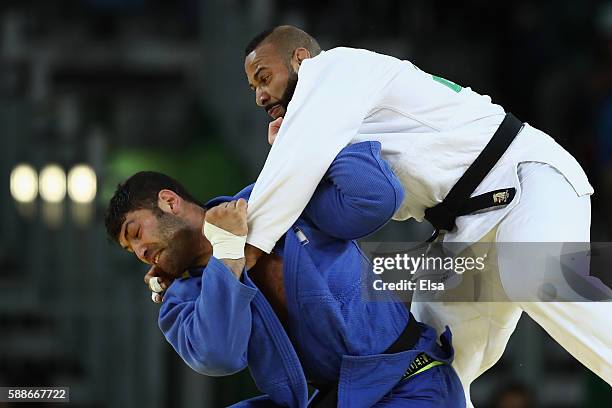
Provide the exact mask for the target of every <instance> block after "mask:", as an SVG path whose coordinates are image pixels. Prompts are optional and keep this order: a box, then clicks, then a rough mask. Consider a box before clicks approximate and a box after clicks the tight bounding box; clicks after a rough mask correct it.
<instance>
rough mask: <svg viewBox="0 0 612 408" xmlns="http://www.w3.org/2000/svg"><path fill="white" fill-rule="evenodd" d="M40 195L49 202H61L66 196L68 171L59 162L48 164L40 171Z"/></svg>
mask: <svg viewBox="0 0 612 408" xmlns="http://www.w3.org/2000/svg"><path fill="white" fill-rule="evenodd" d="M39 190H40V197H41V198H42V199H43V200H44V201H46V202H48V203H59V202H61V201H62V200H63V199H64V197H65V196H66V173H65V172H64V170H63V169H62V168H61V167H60V166H58V165H57V164H48V165H47V166H45V167H44V168H43V169H42V170H41V171H40V183H39Z"/></svg>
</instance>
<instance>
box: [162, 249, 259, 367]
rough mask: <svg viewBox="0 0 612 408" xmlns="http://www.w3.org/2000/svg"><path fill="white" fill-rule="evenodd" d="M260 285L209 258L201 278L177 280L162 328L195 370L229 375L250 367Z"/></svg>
mask: <svg viewBox="0 0 612 408" xmlns="http://www.w3.org/2000/svg"><path fill="white" fill-rule="evenodd" d="M256 293H257V289H255V288H251V287H249V286H246V285H244V284H242V283H241V282H240V281H239V280H238V279H236V277H235V276H234V275H233V274H232V272H231V271H230V270H229V269H228V268H227V267H226V266H225V265H224V264H223V263H222V262H221V261H219V260H218V259H216V258H214V257H211V259H210V261H209V262H208V265H207V266H206V268H205V269H204V272H203V273H202V277H201V279H200V278H189V279H183V280H176V281H174V283H173V284H172V285H171V286H170V287H169V288H168V290H167V292H166V294H165V296H164V302H163V303H162V306H161V308H160V311H159V321H158V323H159V328H160V329H161V330H162V332H163V333H164V336H165V337H166V339H167V340H168V342H169V343H170V344H172V347H174V349H175V350H176V352H177V353H178V354H179V355H180V356H181V357H182V358H183V360H184V361H185V362H186V363H187V364H188V365H189V366H190V367H191V368H192V369H194V370H195V371H197V372H199V373H201V374H205V375H212V376H222V375H230V374H233V373H235V372H238V371H240V370H242V369H243V368H245V367H246V366H247V347H248V342H249V337H250V333H251V321H252V320H251V307H250V305H251V301H252V300H253V298H254V296H255V294H256Z"/></svg>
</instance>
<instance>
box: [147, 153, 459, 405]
mask: <svg viewBox="0 0 612 408" xmlns="http://www.w3.org/2000/svg"><path fill="white" fill-rule="evenodd" d="M251 189H252V186H249V187H247V188H245V189H244V190H242V191H241V192H240V193H238V194H237V195H236V196H234V197H219V198H216V199H214V200H212V201H210V202H209V203H208V204H207V205H206V206H207V207H209V208H210V207H211V206H215V205H217V204H219V203H222V202H224V201H230V200H236V199H238V198H245V199H248V197H249V194H250V192H251ZM402 199H403V190H402V187H401V186H400V184H399V181H398V180H397V178H396V177H395V175H394V174H393V172H392V171H391V170H390V168H389V167H388V165H387V164H386V162H385V161H383V160H381V158H380V144H379V143H378V142H363V143H358V144H354V145H351V146H349V147H347V148H345V149H344V150H343V151H342V152H341V153H340V154H339V155H338V156H337V157H336V159H335V160H334V162H333V163H332V165H331V167H330V169H329V170H328V172H327V174H326V176H325V178H324V179H323V180H322V182H321V184H320V185H319V187H318V189H317V191H316V192H315V194H314V196H313V198H312V199H311V201H310V203H309V205H308V207H307V208H306V210H305V211H304V213H303V214H302V216H300V218H299V219H298V220H297V222H296V223H295V224H294V226H293V228H292V229H291V230H290V231H287V233H286V234H285V236H284V238H283V239H282V240H281V241H279V243H278V244H277V246H276V247H275V249H274V251H275V252H276V253H277V254H279V255H280V256H281V257H282V258H283V268H284V271H283V272H284V284H285V292H286V298H287V308H288V328H287V330H285V328H284V327H283V325H282V324H281V322H280V321H279V319H278V318H277V316H276V314H275V312H274V311H273V310H272V307H271V306H270V304H269V303H268V301H267V300H266V298H265V297H264V295H263V294H262V293H261V292H260V291H259V290H258V289H257V287H256V286H255V284H254V283H253V281H252V280H251V279H250V278H249V274H248V272H246V271H245V272H244V273H243V275H242V278H241V280H240V281H239V280H238V279H236V277H235V276H234V275H233V274H232V272H231V271H230V270H229V269H228V268H227V267H226V266H225V265H224V264H223V263H222V262H221V261H219V260H218V259H216V258H214V257H212V258H211V259H210V261H209V262H208V265H207V266H206V267H205V268H203V269H200V270H195V271H191V272H190V274H191V277H190V278H187V279H180V280H176V281H175V282H174V283H173V284H172V285H171V286H170V287H169V288H168V290H167V292H166V294H165V296H164V302H163V304H162V306H161V309H160V312H159V327H160V328H161V330H162V332H163V333H164V335H165V336H166V339H167V340H168V342H170V343H171V344H172V346H173V347H174V349H175V350H176V351H177V352H178V354H179V355H180V356H181V357H182V358H183V360H184V361H185V362H186V363H187V364H188V365H189V366H190V367H191V368H193V369H194V370H195V371H197V372H199V373H202V374H205V375H212V376H222V375H230V374H233V373H236V372H238V371H240V370H242V369H244V368H245V367H247V366H248V368H249V370H250V371H251V375H252V376H253V378H254V380H255V383H256V384H257V387H258V388H259V389H260V390H261V391H262V392H263V393H264V394H265V395H264V396H261V397H256V398H253V399H249V400H246V401H243V402H240V403H238V404H236V405H235V406H236V407H281V406H283V407H306V406H307V404H308V389H307V379H308V380H313V379H316V381H317V382H339V387H338V407H350V408H356V407H371V406H376V407H453V408H455V407H464V406H465V399H464V393H463V390H462V388H461V384H460V382H459V379H458V377H457V375H456V374H455V372H454V370H453V369H452V368H451V366H450V363H451V361H452V357H453V351H452V347H451V345H450V332H449V331H448V330H447V331H446V332H445V333H444V334H443V335H442V336H441V337H440V340H441V343H442V346H440V345H439V344H438V343H437V334H436V332H435V330H434V329H432V328H431V327H429V326H427V325H424V324H422V323H419V324H420V325H421V328H422V334H421V337H420V338H419V340H418V342H417V344H416V346H415V347H414V349H412V350H407V351H403V352H399V353H396V354H380V353H382V352H383V351H384V350H386V349H387V348H388V347H389V346H390V345H391V344H392V343H393V342H394V341H395V340H396V339H397V338H398V336H399V335H400V333H401V332H402V330H403V329H404V327H405V326H406V324H407V322H408V319H410V318H411V317H410V314H409V313H408V311H407V309H406V307H405V305H403V304H402V303H399V302H365V301H362V300H361V290H362V288H361V285H362V271H363V268H364V267H365V268H370V267H371V266H370V265H369V262H368V260H367V258H366V257H365V256H364V255H363V253H362V252H361V251H360V249H359V247H358V245H357V243H356V242H355V241H354V240H355V239H357V238H360V237H363V236H366V235H368V234H370V233H372V232H374V231H375V230H377V229H378V228H380V227H382V226H383V225H384V224H385V223H386V222H387V221H388V220H389V219H390V218H391V216H392V215H393V213H394V212H395V210H396V209H397V208H398V206H399V205H400V203H401V202H402ZM423 352H424V353H426V354H427V355H429V356H430V357H432V358H434V359H436V360H438V361H440V362H443V363H444V364H442V365H438V366H435V367H433V368H429V369H428V370H425V371H423V372H421V373H418V374H416V375H414V376H412V377H410V378H408V379H404V380H401V378H402V375H403V374H404V373H405V372H406V369H407V367H408V366H409V365H410V363H411V362H412V361H413V360H414V359H415V357H417V355H419V354H420V353H423Z"/></svg>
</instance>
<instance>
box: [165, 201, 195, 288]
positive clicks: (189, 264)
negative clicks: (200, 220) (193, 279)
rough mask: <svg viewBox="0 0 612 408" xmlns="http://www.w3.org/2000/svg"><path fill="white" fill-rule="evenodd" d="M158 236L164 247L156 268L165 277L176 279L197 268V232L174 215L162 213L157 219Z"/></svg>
mask: <svg viewBox="0 0 612 408" xmlns="http://www.w3.org/2000/svg"><path fill="white" fill-rule="evenodd" d="M158 234H159V239H160V242H162V245H164V246H165V247H164V248H163V252H162V253H161V256H160V262H159V263H158V266H159V268H160V269H162V270H163V271H164V272H165V275H167V276H168V277H170V278H176V277H179V276H181V275H182V274H183V272H185V271H186V270H187V269H189V268H193V267H195V266H197V265H195V261H196V259H197V258H198V243H199V234H200V231H199V230H194V229H193V228H191V227H189V225H188V224H187V223H185V222H184V221H183V220H182V219H180V218H178V217H176V216H174V215H170V214H166V213H163V214H161V215H160V216H159V217H158Z"/></svg>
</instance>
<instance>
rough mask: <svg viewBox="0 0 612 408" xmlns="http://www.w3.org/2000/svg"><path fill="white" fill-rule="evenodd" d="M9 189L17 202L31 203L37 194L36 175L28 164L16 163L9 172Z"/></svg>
mask: <svg viewBox="0 0 612 408" xmlns="http://www.w3.org/2000/svg"><path fill="white" fill-rule="evenodd" d="M10 189H11V195H12V196H13V199H15V201H17V202H18V203H32V202H33V201H34V200H35V199H36V196H37V195H38V175H37V174H36V170H34V167H32V166H30V165H29V164H23V163H22V164H18V165H17V166H15V168H14V169H13V171H12V172H11V179H10Z"/></svg>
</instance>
